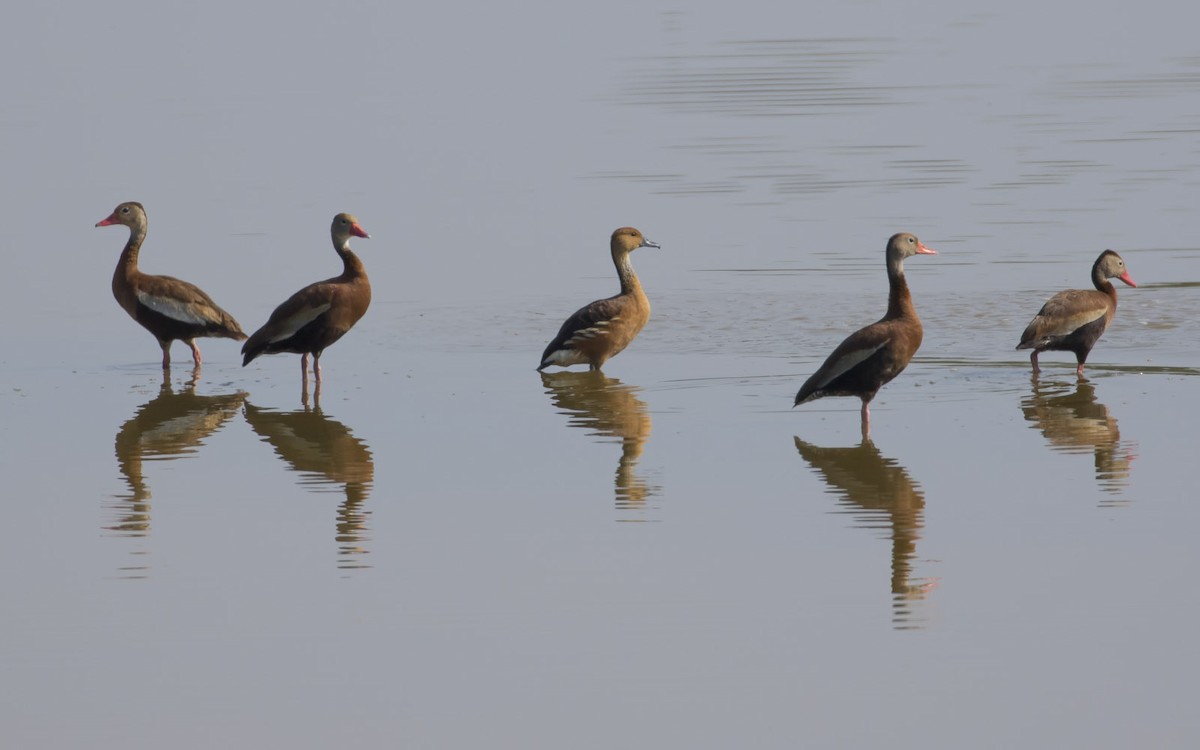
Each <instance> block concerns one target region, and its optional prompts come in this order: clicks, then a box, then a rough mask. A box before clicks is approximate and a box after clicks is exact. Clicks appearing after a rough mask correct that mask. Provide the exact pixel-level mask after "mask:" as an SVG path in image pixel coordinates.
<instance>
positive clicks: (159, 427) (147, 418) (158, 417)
mask: <svg viewBox="0 0 1200 750" xmlns="http://www.w3.org/2000/svg"><path fill="white" fill-rule="evenodd" d="M199 379H200V368H195V369H193V370H192V374H191V378H190V379H189V380H188V381H187V382H186V383H184V384H183V385H182V387H181V389H180V391H179V392H176V391H175V390H174V388H173V386H172V384H171V373H170V371H167V370H164V371H163V379H162V385H161V386H160V387H159V390H158V395H157V396H155V397H154V398H152V399H150V400H149V401H147V402H146V403H144V404H142V405H141V406H140V407H139V408H138V410H137V412H135V413H134V415H133V417H131V418H130V419H128V420H127V421H126V422H125V423H124V424H122V425H121V428H120V429H119V430H117V437H116V440H115V441H114V442H115V451H116V454H117V468H118V469H119V470H120V472H121V476H122V477H123V478H124V479H125V483H126V484H127V485H129V495H128V496H121V497H118V502H117V503H116V504H115V505H114V510H115V512H116V518H115V519H114V520H112V521H111V525H106V526H105V529H106V530H108V531H112V532H116V533H117V535H120V536H145V535H146V534H147V533H148V532H149V530H150V498H151V492H150V487H149V485H148V484H147V483H146V476H145V473H144V472H143V468H142V464H143V462H145V461H169V460H172V459H176V458H181V457H183V456H187V455H190V454H192V453H195V452H196V449H197V448H199V447H200V446H201V445H202V444H203V443H204V440H205V438H207V437H208V436H209V435H212V434H213V433H214V432H216V431H217V430H218V429H220V428H221V425H223V424H225V423H226V422H228V421H229V419H230V418H231V417H233V415H235V414H237V411H238V408H239V407H240V406H241V405H242V402H243V401H244V400H245V398H246V394H245V393H244V392H242V391H236V392H234V393H224V394H218V395H215V396H200V395H198V394H197V393H196V383H197V382H198V381H199Z"/></svg>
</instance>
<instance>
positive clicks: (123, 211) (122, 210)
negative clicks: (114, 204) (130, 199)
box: [121, 206, 129, 214]
mask: <svg viewBox="0 0 1200 750" xmlns="http://www.w3.org/2000/svg"><path fill="white" fill-rule="evenodd" d="M121 213H123V214H127V213H129V206H126V207H125V208H122V209H121Z"/></svg>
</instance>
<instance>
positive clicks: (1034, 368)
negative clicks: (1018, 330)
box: [1029, 349, 1041, 373]
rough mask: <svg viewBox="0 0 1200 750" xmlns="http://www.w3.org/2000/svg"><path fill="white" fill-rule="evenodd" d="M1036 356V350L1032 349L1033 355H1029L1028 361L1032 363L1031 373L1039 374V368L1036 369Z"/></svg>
mask: <svg viewBox="0 0 1200 750" xmlns="http://www.w3.org/2000/svg"><path fill="white" fill-rule="evenodd" d="M1037 355H1038V351H1037V349H1034V350H1033V354H1030V355H1029V361H1030V362H1032V363H1033V371H1034V372H1035V373H1037V372H1041V368H1040V367H1038V363H1037Z"/></svg>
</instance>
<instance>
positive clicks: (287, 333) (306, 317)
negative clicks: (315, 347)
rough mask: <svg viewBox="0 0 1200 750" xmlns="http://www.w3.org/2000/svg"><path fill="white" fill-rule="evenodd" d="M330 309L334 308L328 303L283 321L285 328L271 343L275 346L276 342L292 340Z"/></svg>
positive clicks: (273, 337) (300, 312)
mask: <svg viewBox="0 0 1200 750" xmlns="http://www.w3.org/2000/svg"><path fill="white" fill-rule="evenodd" d="M330 307H332V305H331V304H330V303H328V302H326V303H325V304H323V305H317V306H316V307H306V308H304V309H303V310H300V311H299V312H297V313H296V314H295V315H293V316H291V317H290V318H288V319H287V320H285V321H283V328H281V329H280V330H279V332H278V333H276V334H275V335H274V336H272V337H271V342H270V343H272V344H274V343H275V342H276V341H283V340H284V339H290V338H291V337H292V336H294V335H295V334H296V331H299V330H300V329H301V328H303V327H304V326H306V325H308V324H309V323H311V322H313V321H314V320H316V319H317V318H319V317H320V316H321V315H323V314H324V313H325V312H326V311H327V310H329V308H330Z"/></svg>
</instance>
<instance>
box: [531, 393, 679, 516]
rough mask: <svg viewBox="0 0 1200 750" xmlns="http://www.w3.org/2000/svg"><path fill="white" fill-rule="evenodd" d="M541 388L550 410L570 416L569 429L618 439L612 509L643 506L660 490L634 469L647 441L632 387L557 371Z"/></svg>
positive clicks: (646, 421) (642, 407)
mask: <svg viewBox="0 0 1200 750" xmlns="http://www.w3.org/2000/svg"><path fill="white" fill-rule="evenodd" d="M541 375H542V385H543V386H545V388H546V393H548V394H550V398H551V399H553V401H554V406H555V408H556V409H558V410H559V411H560V412H562V413H563V414H566V415H567V416H568V417H569V418H570V420H569V421H570V424H571V425H572V426H574V427H582V428H584V429H586V430H588V431H589V432H588V434H589V435H599V436H602V437H612V438H619V439H620V441H621V458H620V460H619V461H618V462H617V476H616V479H615V486H616V501H617V508H618V509H622V510H628V509H640V508H643V507H645V504H646V499H647V498H648V497H651V496H653V495H657V494H659V492H660V491H661V489H660V488H659V487H655V486H652V485H648V484H647V483H646V482H645V480H643V479H641V478H639V477H638V476H637V475H636V474H635V473H634V470H635V469H636V468H637V462H638V458H640V457H641V455H642V449H643V448H644V447H645V444H646V440H647V439H649V437H650V425H651V420H650V415H649V414H648V413H647V411H646V404H645V402H644V401H642V400H641V399H640V398H638V397H637V391H638V389H637V388H635V387H633V386H628V385H624V384H623V383H621V381H619V380H617V379H616V378H610V377H608V376H607V375H605V374H604V373H603V372H600V371H599V370H587V371H584V372H571V371H562V372H554V373H548V372H543V373H542V374H541Z"/></svg>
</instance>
